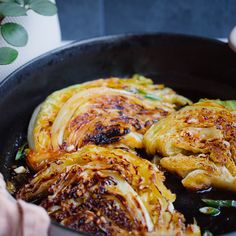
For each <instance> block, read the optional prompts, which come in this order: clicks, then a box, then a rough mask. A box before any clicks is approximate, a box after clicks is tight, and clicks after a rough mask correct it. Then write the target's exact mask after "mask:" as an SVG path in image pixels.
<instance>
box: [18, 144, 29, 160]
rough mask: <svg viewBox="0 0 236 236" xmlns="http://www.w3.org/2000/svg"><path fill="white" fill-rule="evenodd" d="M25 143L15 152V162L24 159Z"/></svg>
mask: <svg viewBox="0 0 236 236" xmlns="http://www.w3.org/2000/svg"><path fill="white" fill-rule="evenodd" d="M26 145H27V143H25V144H23V145H22V146H21V147H20V148H19V149H18V151H17V153H16V157H15V160H16V161H18V160H20V159H23V158H24V157H25V148H26Z"/></svg>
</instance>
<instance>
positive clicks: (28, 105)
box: [0, 34, 236, 235]
mask: <svg viewBox="0 0 236 236" xmlns="http://www.w3.org/2000/svg"><path fill="white" fill-rule="evenodd" d="M134 73H139V74H142V75H145V76H149V77H151V78H152V79H153V80H154V81H155V82H156V83H164V84H165V85H167V86H170V87H171V88H174V89H176V90H177V91H178V92H179V93H181V94H183V95H185V96H187V97H189V98H191V99H192V100H193V101H197V100H198V99H199V98H205V97H207V98H221V99H235V98H236V97H235V94H236V81H235V80H236V54H234V53H233V52H232V51H231V50H230V49H229V48H228V45H227V44H225V43H222V42H219V41H216V40H210V39H205V38H200V37H192V36H183V35H174V34H149V35H126V36H112V37H105V38H100V39H94V40H88V41H84V42H79V43H73V44H70V45H68V46H66V47H63V48H61V49H58V50H56V51H53V52H50V53H47V54H45V55H44V56H42V57H40V58H37V59H35V60H34V61H32V62H30V63H28V64H27V65H25V66H23V67H21V68H20V69H19V70H17V71H16V72H14V73H13V74H11V75H10V76H9V77H8V78H7V79H6V80H4V81H3V82H2V83H1V84H0V97H1V99H0V114H1V115H0V158H1V159H0V172H2V173H3V174H4V176H5V178H6V179H8V178H9V177H10V171H9V168H10V167H11V166H12V165H13V164H15V162H14V156H15V153H16V151H17V146H18V145H21V144H22V143H23V142H24V141H25V138H26V130H27V125H28V122H29V119H30V116H31V114H32V111H33V109H34V108H35V107H36V106H37V105H38V104H39V103H40V102H42V101H43V100H44V99H45V97H46V96H47V95H48V94H50V93H51V92H53V91H55V90H57V89H60V88H64V87H66V86H68V85H72V84H76V83H81V82H84V81H88V80H93V79H97V78H101V77H108V76H128V75H132V74H134ZM166 184H167V186H168V187H170V188H171V189H172V191H173V192H175V193H176V194H177V200H176V202H175V207H176V208H177V209H178V210H180V211H181V212H182V213H184V215H185V217H186V219H187V221H188V222H192V220H193V217H195V219H196V220H197V222H198V224H199V225H200V226H201V227H202V231H204V230H205V229H209V230H210V231H211V232H212V233H214V235H222V234H226V233H230V232H231V233H232V234H231V235H236V209H224V210H223V211H222V212H221V214H220V215H219V216H217V217H210V216H205V215H203V214H201V213H199V211H198V209H199V208H200V207H201V206H203V204H202V202H201V200H200V199H201V198H206V197H207V198H216V199H235V200H236V194H234V193H228V192H224V191H221V192H220V191H216V190H212V191H210V192H205V193H193V192H189V191H187V190H185V189H184V188H183V187H182V186H181V184H180V181H179V179H178V178H177V177H175V176H171V175H168V176H167V181H166ZM51 235H78V233H77V234H75V233H74V232H73V231H71V230H68V229H66V228H64V227H62V226H59V225H57V224H56V223H52V226H51Z"/></svg>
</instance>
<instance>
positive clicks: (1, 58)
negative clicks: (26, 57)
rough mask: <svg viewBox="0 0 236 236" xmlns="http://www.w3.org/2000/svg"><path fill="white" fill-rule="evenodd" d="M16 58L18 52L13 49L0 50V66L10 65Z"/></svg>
mask: <svg viewBox="0 0 236 236" xmlns="http://www.w3.org/2000/svg"><path fill="white" fill-rule="evenodd" d="M17 56H18V52H17V51H16V50H15V49H14V48H10V47H2V48H0V65H8V64H11V63H12V62H13V61H14V60H15V59H16V58H17Z"/></svg>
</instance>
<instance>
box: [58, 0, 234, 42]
mask: <svg viewBox="0 0 236 236" xmlns="http://www.w3.org/2000/svg"><path fill="white" fill-rule="evenodd" d="M56 1H57V5H58V10H59V20H60V24H61V30H62V39H63V40H75V39H77V40H80V39H86V38H91V37H95V36H102V35H110V34H120V33H134V32H175V33H184V34H191V35H193V34H194V35H200V36H207V37H215V38H225V37H227V36H228V34H229V32H230V30H231V29H232V27H233V26H234V25H236V0H56Z"/></svg>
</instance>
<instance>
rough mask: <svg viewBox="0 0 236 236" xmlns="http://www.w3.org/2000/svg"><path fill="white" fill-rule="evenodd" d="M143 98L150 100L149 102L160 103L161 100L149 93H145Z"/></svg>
mask: <svg viewBox="0 0 236 236" xmlns="http://www.w3.org/2000/svg"><path fill="white" fill-rule="evenodd" d="M144 97H145V98H148V99H151V100H156V101H161V98H159V97H157V96H156V95H154V94H151V93H147V94H146V95H145V96H144Z"/></svg>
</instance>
